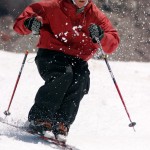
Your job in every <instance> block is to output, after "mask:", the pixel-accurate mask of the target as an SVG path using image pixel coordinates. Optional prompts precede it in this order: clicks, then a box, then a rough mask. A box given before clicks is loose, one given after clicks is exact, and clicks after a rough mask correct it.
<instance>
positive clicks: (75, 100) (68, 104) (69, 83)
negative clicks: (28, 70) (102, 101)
mask: <svg viewBox="0 0 150 150" xmlns="http://www.w3.org/2000/svg"><path fill="white" fill-rule="evenodd" d="M14 30H15V31H16V32H17V33H19V34H22V35H26V34H30V33H31V32H32V33H33V34H39V35H40V38H39V42H38V44H37V47H38V51H37V55H36V57H35V63H36V65H37V68H38V71H39V74H40V75H41V77H42V78H43V80H44V81H45V84H44V85H42V86H41V87H40V88H39V90H38V91H37V94H36V96H35V103H34V104H33V106H32V107H31V109H30V111H29V114H28V121H29V122H30V125H29V127H30V128H31V129H33V130H35V131H37V132H40V133H46V132H49V134H51V136H54V137H55V138H56V139H58V140H62V141H63V140H65V139H66V137H67V135H68V132H69V129H70V126H71V124H72V123H73V122H74V120H75V118H76V115H77V112H78V109H79V105H80V101H81V99H82V98H83V97H84V95H85V94H87V93H88V91H89V88H90V71H89V69H88V62H87V61H88V60H89V59H90V58H92V57H93V55H94V54H95V53H96V52H97V49H98V48H99V45H98V43H97V39H98V40H99V41H100V43H101V45H102V47H103V50H104V53H106V54H111V53H113V52H114V51H115V50H116V48H117V47H118V44H119V36H118V33H117V31H116V29H115V28H114V27H113V26H112V24H111V22H110V20H109V19H108V18H107V17H106V15H105V14H104V13H102V11H101V10H99V8H98V7H97V6H96V5H95V4H94V2H92V0H45V1H41V2H37V3H33V4H31V5H29V6H28V7H27V8H26V9H25V10H24V11H23V12H22V13H21V15H20V16H19V17H18V18H17V19H16V21H15V24H14Z"/></svg>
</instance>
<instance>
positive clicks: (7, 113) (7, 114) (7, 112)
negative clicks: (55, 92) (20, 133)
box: [4, 32, 34, 117]
mask: <svg viewBox="0 0 150 150" xmlns="http://www.w3.org/2000/svg"><path fill="white" fill-rule="evenodd" d="M33 36H34V33H33V32H32V36H31V39H30V42H29V45H28V49H30V47H31V44H32V42H33ZM27 56H28V50H26V51H25V56H24V59H23V62H22V65H21V69H20V71H19V74H18V77H17V80H16V83H15V86H14V89H13V93H12V96H11V99H10V102H9V105H8V108H7V110H6V111H4V114H5V115H6V117H7V116H9V115H10V112H9V110H10V106H11V104H12V101H13V98H14V95H15V92H16V89H17V85H18V83H19V80H20V77H21V73H22V70H23V67H24V64H25V61H26V59H27Z"/></svg>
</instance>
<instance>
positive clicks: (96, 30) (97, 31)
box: [89, 24, 104, 43]
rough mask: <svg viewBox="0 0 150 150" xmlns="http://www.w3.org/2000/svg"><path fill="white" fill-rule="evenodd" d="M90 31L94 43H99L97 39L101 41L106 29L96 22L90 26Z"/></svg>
mask: <svg viewBox="0 0 150 150" xmlns="http://www.w3.org/2000/svg"><path fill="white" fill-rule="evenodd" d="M89 32H90V37H91V38H92V41H93V43H97V40H98V41H100V40H101V39H102V38H103V37H104V31H103V30H102V29H101V28H100V26H98V25H96V24H91V25H90V26H89Z"/></svg>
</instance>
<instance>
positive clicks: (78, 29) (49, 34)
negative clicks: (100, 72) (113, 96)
mask: <svg viewBox="0 0 150 150" xmlns="http://www.w3.org/2000/svg"><path fill="white" fill-rule="evenodd" d="M89 1H90V2H89V3H88V5H86V6H85V8H84V11H83V12H77V10H78V8H77V7H76V6H75V5H74V4H73V3H72V2H71V0H45V1H41V2H38V3H33V4H31V5H30V6H28V7H27V8H26V9H25V10H24V11H23V12H22V14H21V15H20V16H19V17H18V18H17V20H16V22H15V24H14V30H15V31H16V32H17V33H19V34H22V35H25V34H29V33H31V31H30V30H28V29H27V28H26V27H25V26H24V21H25V20H26V19H28V18H30V17H36V16H41V17H42V18H43V26H42V28H41V29H40V38H39V43H38V44H37V47H39V48H46V49H49V50H56V51H61V52H64V53H65V54H68V55H72V56H76V57H80V58H81V59H83V60H85V61H87V60H88V59H90V58H91V57H92V55H93V54H94V53H95V52H96V51H97V48H98V44H94V43H93V42H92V40H91V38H90V36H89V31H88V27H89V26H90V24H91V23H95V24H97V25H99V26H100V27H101V28H102V29H103V30H104V38H103V39H102V40H101V45H102V47H103V50H104V52H105V53H107V54H109V53H112V52H113V51H114V50H115V49H116V48H117V46H118V44H119V37H118V33H117V31H116V30H115V29H114V28H113V26H112V24H111V22H110V21H109V19H108V18H107V17H106V16H105V15H104V14H103V13H102V12H101V11H100V10H99V9H98V8H97V7H96V5H95V4H94V3H93V2H92V1H91V0H89Z"/></svg>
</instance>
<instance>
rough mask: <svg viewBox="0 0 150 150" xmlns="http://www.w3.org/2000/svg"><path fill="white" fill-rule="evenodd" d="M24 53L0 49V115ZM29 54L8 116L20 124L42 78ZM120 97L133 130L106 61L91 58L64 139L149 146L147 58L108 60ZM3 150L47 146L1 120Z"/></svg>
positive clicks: (108, 149) (132, 149)
mask: <svg viewBox="0 0 150 150" xmlns="http://www.w3.org/2000/svg"><path fill="white" fill-rule="evenodd" d="M23 57H24V55H23V54H14V53H8V52H4V51H0V117H2V118H4V117H5V115H4V114H3V112H4V111H5V110H6V109H7V107H8V104H9V100H10V97H11V95H12V91H13V88H14V85H15V82H16V79H17V76H18V72H19V70H20V67H21V63H22V60H23ZM34 57H35V54H29V56H28V58H27V62H26V64H25V67H24V70H23V72H22V76H21V78H20V81H19V84H18V87H17V90H16V93H15V96H14V99H13V103H12V105H11V108H10V112H11V115H10V116H9V117H7V120H8V121H9V122H16V124H18V125H22V123H23V122H25V121H26V120H27V114H28V111H29V109H30V107H31V106H32V104H33V101H34V96H35V94H36V91H37V90H38V88H39V87H40V86H41V85H42V84H43V83H44V82H43V80H42V79H41V78H40V76H39V74H38V72H37V69H36V66H35V64H34ZM109 63H110V66H111V68H112V70H113V73H114V75H115V78H116V80H117V82H118V85H119V88H120V90H121V92H122V95H123V97H124V100H125V103H126V105H127V108H128V111H129V113H130V115H131V119H132V120H133V121H136V122H137V125H136V126H135V129H136V132H134V131H133V129H132V128H129V127H128V124H129V123H130V122H129V120H128V117H127V115H126V113H125V110H124V107H123V105H122V103H121V100H120V98H119V96H118V93H117V91H116V89H115V86H114V84H113V82H112V79H111V77H110V74H109V72H108V70H107V67H106V65H105V62H104V61H102V60H101V61H96V60H90V61H89V68H90V70H91V88H90V92H89V94H88V95H86V96H85V97H84V99H83V100H82V102H81V105H80V109H79V113H78V115H77V118H76V120H75V122H74V124H73V125H72V127H71V129H70V133H69V136H68V143H69V144H71V145H74V146H76V147H77V148H78V149H80V150H150V63H137V62H109ZM0 149H1V150H20V149H21V150H26V149H28V150H33V149H35V150H51V149H53V148H52V147H50V146H49V145H48V144H46V143H44V142H43V141H40V140H38V139H36V138H35V137H34V136H31V135H29V134H26V133H23V132H19V131H18V130H16V129H14V128H10V127H7V126H6V125H4V124H1V123H0Z"/></svg>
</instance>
